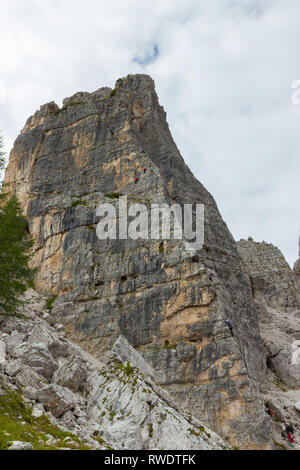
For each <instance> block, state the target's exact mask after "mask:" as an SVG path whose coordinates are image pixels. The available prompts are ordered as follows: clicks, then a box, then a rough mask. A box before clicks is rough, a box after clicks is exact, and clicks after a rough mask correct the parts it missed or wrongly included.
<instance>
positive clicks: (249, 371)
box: [6, 75, 268, 448]
mask: <svg viewBox="0 0 300 470" xmlns="http://www.w3.org/2000/svg"><path fill="white" fill-rule="evenodd" d="M142 148H143V149H144V150H145V152H146V153H143V152H141V149H142ZM144 168H147V170H146V172H145V173H144V171H143V169H144ZM135 178H139V180H138V181H137V183H136V182H135ZM6 182H9V183H10V184H11V188H12V190H13V191H15V192H16V193H17V195H18V196H19V198H20V200H21V202H22V205H23V208H24V212H25V213H26V215H27V217H28V221H29V229H30V233H31V234H32V236H33V237H34V238H35V240H36V255H35V260H34V262H35V265H36V266H38V267H39V272H38V274H37V278H36V288H37V290H39V291H40V292H42V293H44V294H49V295H53V294H56V295H58V298H57V300H56V302H55V303H54V309H53V313H55V314H56V316H57V317H59V318H60V321H62V323H63V324H64V325H65V328H66V331H67V334H68V336H69V337H70V338H72V339H74V340H76V341H77V342H78V343H81V345H82V347H84V348H85V349H86V350H88V351H89V352H90V353H92V354H94V355H97V356H98V357H101V358H105V357H106V355H107V353H108V351H109V350H110V349H111V347H112V345H113V344H114V343H115V341H116V339H117V338H118V337H119V335H120V334H122V335H123V336H125V337H126V338H127V340H128V341H129V342H130V344H131V345H133V346H134V347H135V348H136V349H137V350H138V351H139V352H140V353H142V355H143V357H144V358H145V359H146V360H147V362H148V363H149V364H150V365H151V366H152V368H153V369H154V370H155V373H156V377H155V380H156V381H157V382H159V383H160V384H162V385H163V386H164V387H165V388H167V389H168V391H169V393H171V395H172V396H173V398H175V399H176V400H177V401H179V402H180V403H181V405H184V406H185V407H186V408H187V409H189V410H191V411H192V412H193V414H194V415H195V416H197V417H199V418H201V419H202V420H203V421H204V422H206V423H207V424H209V425H210V426H211V427H212V429H214V430H215V431H216V432H219V433H220V434H221V435H222V436H223V437H225V438H228V439H229V440H230V441H231V442H232V443H233V444H234V445H239V446H241V447H244V448H247V447H248V448H255V447H258V448H264V447H266V446H267V445H268V442H267V440H268V423H267V417H266V415H265V413H264V407H263V402H262V399H261V398H260V395H259V392H258V390H257V386H256V383H257V382H258V381H260V380H262V379H263V377H264V374H265V360H264V355H263V345H262V341H261V337H260V331H259V325H258V317H257V311H256V308H255V305H254V302H253V299H252V296H251V290H250V288H249V284H248V279H247V277H246V276H245V274H244V271H243V269H242V268H241V265H240V257H239V254H238V252H237V249H236V243H235V241H234V240H233V238H232V236H231V234H230V232H229V231H228V228H227V226H226V224H225V223H224V221H223V220H222V218H221V216H220V214H219V211H218V208H217V206H216V204H215V201H214V199H213V198H212V196H211V195H210V194H209V193H208V192H207V191H206V189H205V188H204V187H203V186H202V185H201V183H199V182H198V181H197V180H196V179H195V177H194V176H193V175H192V173H191V172H190V170H189V169H188V167H187V166H186V164H185V163H184V160H183V159H182V157H181V155H180V153H179V151H178V149H177V147H176V145H175V143H174V141H173V139H172V136H171V133H170V130H169V127H168V125H167V122H166V113H165V112H164V110H163V108H162V107H161V106H160V105H159V103H158V98H157V95H156V92H155V88H154V82H153V80H152V79H151V78H150V77H148V76H145V75H134V76H128V77H127V78H126V79H122V80H119V81H118V82H117V83H116V88H115V90H114V91H113V92H112V90H111V89H107V88H102V89H100V90H98V91H96V92H94V93H90V94H89V93H77V94H76V95H74V96H73V97H71V98H68V99H66V100H64V105H63V107H62V109H59V108H58V106H57V105H56V104H55V103H50V104H47V105H45V106H42V107H41V109H40V110H39V111H37V112H36V113H35V115H34V116H32V117H31V118H30V119H28V121H27V123H26V125H25V127H24V129H23V130H22V132H21V134H20V136H19V137H18V138H17V140H16V142H15V145H14V148H13V150H12V153H11V155H10V161H9V166H8V168H7V172H6ZM117 193H121V194H123V195H126V196H127V197H128V200H129V199H130V200H131V201H133V202H141V203H143V204H145V205H147V206H149V204H151V203H154V202H157V203H167V204H170V203H174V202H177V203H180V204H183V203H189V204H191V203H203V204H204V205H205V245H204V247H203V249H201V250H199V251H198V252H196V253H195V252H193V253H191V252H190V251H189V250H188V249H187V244H186V242H185V241H184V240H182V241H181V240H169V241H164V242H161V240H135V241H134V240H130V239H128V240H107V241H103V240H99V239H98V238H97V236H96V231H95V227H96V224H97V222H98V220H99V219H98V217H97V216H96V208H97V206H98V205H99V203H100V202H105V201H106V202H110V203H114V204H115V205H116V207H117V205H118V200H117V199H114V198H113V196H114V195H116V194H117ZM227 318H230V319H231V321H232V323H233V327H234V336H231V335H230V333H229V331H228V329H227V327H226V325H225V324H224V320H225V319H227Z"/></svg>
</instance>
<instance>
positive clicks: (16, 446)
mask: <svg viewBox="0 0 300 470" xmlns="http://www.w3.org/2000/svg"><path fill="white" fill-rule="evenodd" d="M8 450H33V446H32V444H30V442H22V441H12V443H11V445H10V446H9V448H8Z"/></svg>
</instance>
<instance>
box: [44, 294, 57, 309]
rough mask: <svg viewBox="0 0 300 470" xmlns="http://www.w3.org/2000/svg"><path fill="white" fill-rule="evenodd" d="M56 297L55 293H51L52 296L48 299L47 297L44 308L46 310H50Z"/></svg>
mask: <svg viewBox="0 0 300 470" xmlns="http://www.w3.org/2000/svg"><path fill="white" fill-rule="evenodd" d="M56 299H57V295H52V297H50V298H49V299H47V301H46V308H47V309H48V310H50V311H51V310H52V305H53V303H54V302H55V300H56Z"/></svg>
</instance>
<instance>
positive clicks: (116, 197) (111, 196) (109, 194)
mask: <svg viewBox="0 0 300 470" xmlns="http://www.w3.org/2000/svg"><path fill="white" fill-rule="evenodd" d="M121 196H123V194H121V193H107V194H104V197H109V198H110V199H119V197H121Z"/></svg>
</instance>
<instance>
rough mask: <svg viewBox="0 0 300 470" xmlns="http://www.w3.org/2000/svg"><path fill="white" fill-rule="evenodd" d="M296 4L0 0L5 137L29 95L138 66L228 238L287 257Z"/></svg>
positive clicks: (294, 153) (291, 239) (106, 78)
mask: <svg viewBox="0 0 300 470" xmlns="http://www.w3.org/2000/svg"><path fill="white" fill-rule="evenodd" d="M299 13H300V4H299V1H298V0H290V1H289V2H288V3H287V2H282V1H280V0H265V1H264V2H261V1H253V0H251V1H250V0H239V1H237V0H228V1H224V0H209V1H207V0H206V1H205V0H186V1H185V2H182V1H181V0H180V1H179V0H164V1H163V2H161V1H160V0H144V1H143V2H140V1H138V0H126V1H121V0H110V1H107V0H101V2H99V1H98V0H97V1H96V0H89V2H87V1H86V0H74V1H71V0H59V1H58V0H26V2H22V1H20V0H2V2H1V37H0V53H1V59H2V60H1V65H2V69H1V81H2V83H3V86H5V87H6V95H7V96H6V98H7V100H6V103H5V104H1V103H0V121H1V124H2V127H4V131H5V135H6V142H7V147H8V148H10V147H11V146H12V142H13V139H14V138H15V137H16V136H17V134H18V132H19V130H20V128H21V127H23V125H24V122H25V120H26V119H27V117H28V116H30V115H31V114H32V113H33V112H34V111H35V110H36V109H37V108H39V106H40V105H41V104H43V103H45V102H48V101H52V100H55V101H56V102H58V103H60V102H61V100H62V99H63V98H65V97H66V96H70V95H72V94H73V93H75V92H76V91H79V90H88V91H93V90H95V89H97V88H99V87H101V86H113V85H114V83H115V80H116V79H117V78H119V77H120V76H124V75H127V74H128V73H135V72H137V73H141V72H144V73H148V74H150V75H151V76H152V77H153V78H154V79H155V82H156V87H157V92H158V95H159V98H160V102H161V104H163V106H164V107H165V109H166V111H167V113H168V121H169V124H170V127H171V130H172V133H173V136H174V139H175V141H176V143H177V145H178V146H179V148H180V150H181V152H182V155H183V157H184V158H185V160H186V162H187V163H188V165H189V166H190V167H191V169H192V170H193V171H194V173H195V175H196V176H197V177H198V179H199V180H200V181H201V182H202V183H203V184H204V185H205V186H206V187H207V189H208V190H209V191H210V192H211V193H212V194H213V195H214V197H215V198H216V201H217V203H218V205H219V208H220V210H221V213H222V215H223V217H224V219H225V221H226V222H227V224H228V226H229V228H230V230H231V231H232V233H233V235H234V236H235V238H240V237H247V236H248V235H251V236H253V238H254V239H256V240H263V239H264V240H266V241H270V242H273V243H274V244H276V245H278V246H279V248H281V250H282V251H283V252H284V254H285V255H286V257H287V259H288V261H289V262H290V263H292V262H293V261H294V260H295V259H296V258H297V239H298V230H299V208H298V204H299V203H298V201H299V170H300V160H299V157H298V148H299V143H300V134H299V131H298V123H299V121H300V105H299V106H295V105H292V104H291V101H290V99H291V93H292V90H291V84H292V82H293V81H294V80H297V79H300V70H299V65H298V61H297V59H298V51H299V46H300V37H299V32H298V30H299V26H298V18H299ZM155 46H157V47H158V51H159V54H157V57H152V56H153V51H154V47H155ZM150 57H152V58H151V60H149V63H148V64H147V63H145V65H144V66H143V65H141V64H140V63H142V62H143V61H144V60H145V59H147V58H150ZM134 58H139V59H141V60H140V63H139V62H138V61H134V60H133V59H134ZM146 62H147V61H146Z"/></svg>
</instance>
